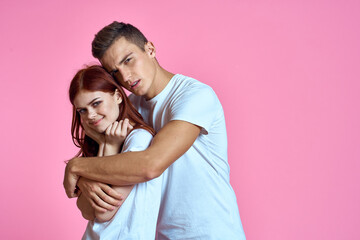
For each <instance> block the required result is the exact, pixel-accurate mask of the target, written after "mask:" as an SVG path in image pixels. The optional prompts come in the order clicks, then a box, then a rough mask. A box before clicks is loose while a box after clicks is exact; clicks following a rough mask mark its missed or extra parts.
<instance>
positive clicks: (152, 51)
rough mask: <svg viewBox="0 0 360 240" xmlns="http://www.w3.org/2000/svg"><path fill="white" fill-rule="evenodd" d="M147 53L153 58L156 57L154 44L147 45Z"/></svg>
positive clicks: (148, 43)
mask: <svg viewBox="0 0 360 240" xmlns="http://www.w3.org/2000/svg"><path fill="white" fill-rule="evenodd" d="M145 52H146V53H147V54H148V55H149V56H150V57H152V58H155V57H156V48H155V46H154V44H153V43H152V42H147V43H145Z"/></svg>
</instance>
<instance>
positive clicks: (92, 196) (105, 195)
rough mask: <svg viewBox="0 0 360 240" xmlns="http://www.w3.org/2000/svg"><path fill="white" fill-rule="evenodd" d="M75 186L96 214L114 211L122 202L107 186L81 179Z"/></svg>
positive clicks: (120, 197) (117, 194) (116, 193)
mask: <svg viewBox="0 0 360 240" xmlns="http://www.w3.org/2000/svg"><path fill="white" fill-rule="evenodd" d="M77 184H78V187H79V189H80V190H81V193H82V196H83V197H85V198H86V199H87V200H88V201H89V203H90V205H91V207H92V208H93V209H94V210H95V211H97V212H103V213H104V212H106V211H111V210H114V209H115V208H116V207H118V206H120V203H121V202H122V200H123V198H122V196H121V195H120V194H119V193H118V192H116V191H115V190H114V189H112V188H111V187H110V186H109V185H107V184H104V183H100V182H96V181H93V180H90V179H87V178H83V177H81V178H80V179H79V181H78V183H77Z"/></svg>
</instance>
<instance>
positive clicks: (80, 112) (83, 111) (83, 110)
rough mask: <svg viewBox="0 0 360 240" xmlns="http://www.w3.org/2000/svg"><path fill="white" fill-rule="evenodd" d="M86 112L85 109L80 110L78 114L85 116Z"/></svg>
mask: <svg viewBox="0 0 360 240" xmlns="http://www.w3.org/2000/svg"><path fill="white" fill-rule="evenodd" d="M85 111H86V110H85V109H79V110H78V113H79V114H83V113H85Z"/></svg>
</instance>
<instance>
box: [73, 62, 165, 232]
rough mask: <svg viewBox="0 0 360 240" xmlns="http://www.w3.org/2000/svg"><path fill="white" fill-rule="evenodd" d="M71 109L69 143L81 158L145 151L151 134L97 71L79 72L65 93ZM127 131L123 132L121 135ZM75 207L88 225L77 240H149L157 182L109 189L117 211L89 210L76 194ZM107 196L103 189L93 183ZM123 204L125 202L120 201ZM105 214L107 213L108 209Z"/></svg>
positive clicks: (120, 92)
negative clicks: (116, 196) (114, 195)
mask: <svg viewBox="0 0 360 240" xmlns="http://www.w3.org/2000/svg"><path fill="white" fill-rule="evenodd" d="M69 97H70V102H71V103H72V105H73V120H72V127H71V131H72V138H73V142H74V144H75V145H76V146H78V147H79V148H80V151H79V153H78V155H81V156H86V157H89V156H106V155H113V154H117V153H119V152H126V151H142V150H144V149H146V148H147V147H148V146H149V145H150V142H151V140H152V136H153V135H154V134H155V132H154V130H153V129H152V128H151V127H149V126H148V125H147V124H146V123H145V122H144V120H143V119H142V117H141V115H140V114H139V113H138V112H137V111H136V109H135V108H134V107H133V106H132V104H131V103H130V101H129V99H128V97H127V96H126V94H125V93H124V91H123V89H122V88H121V87H120V86H119V85H118V84H117V83H116V82H115V80H114V79H113V78H112V76H111V75H110V74H109V73H107V72H106V70H105V69H103V68H102V67H101V66H90V67H87V68H84V69H82V70H80V71H79V72H78V73H77V74H76V75H75V77H74V78H73V80H72V82H71V84H70V89H69ZM127 132H129V133H128V134H127ZM89 182H92V181H91V180H88V179H83V178H80V180H79V182H78V186H79V191H80V195H79V197H78V201H77V205H78V208H79V209H80V210H81V212H82V215H83V216H84V218H85V219H88V220H89V223H88V226H87V229H86V231H85V234H84V236H83V239H99V238H102V239H104V238H105V239H122V238H124V239H155V232H156V222H157V215H158V210H159V206H160V197H161V183H162V179H161V177H159V178H157V179H154V180H152V181H149V182H145V183H140V184H136V185H135V186H125V187H120V186H111V187H112V188H113V189H114V190H116V191H117V192H118V193H120V194H121V196H122V197H123V202H122V203H121V204H122V205H121V207H120V208H119V207H116V208H112V207H109V206H103V208H99V207H95V206H96V204H95V201H96V199H95V200H88V199H91V198H90V197H87V198H86V197H85V196H84V192H81V189H82V188H84V186H85V185H86V184H87V183H89ZM99 186H100V187H101V188H102V189H103V190H104V191H107V189H106V188H109V185H107V184H105V183H104V184H103V183H99ZM125 199H126V201H125ZM106 208H107V209H112V210H108V211H106Z"/></svg>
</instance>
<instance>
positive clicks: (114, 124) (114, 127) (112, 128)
mask: <svg viewBox="0 0 360 240" xmlns="http://www.w3.org/2000/svg"><path fill="white" fill-rule="evenodd" d="M118 124H119V122H118V121H115V122H114V123H113V124H112V127H111V132H110V134H111V135H112V136H114V135H115V130H116V128H117V126H118Z"/></svg>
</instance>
